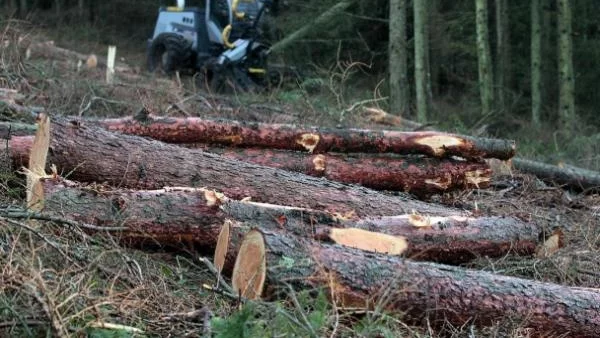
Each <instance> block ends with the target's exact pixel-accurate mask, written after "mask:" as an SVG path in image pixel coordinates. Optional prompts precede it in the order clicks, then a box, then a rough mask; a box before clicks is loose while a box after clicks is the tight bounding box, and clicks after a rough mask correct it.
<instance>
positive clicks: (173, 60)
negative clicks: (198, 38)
mask: <svg viewBox="0 0 600 338" xmlns="http://www.w3.org/2000/svg"><path fill="white" fill-rule="evenodd" d="M191 47H192V44H191V42H190V41H188V40H186V39H185V38H184V37H183V36H181V35H178V34H175V33H162V34H160V35H159V36H157V37H156V39H154V41H152V45H150V50H149V51H148V70H149V71H150V72H157V71H160V72H163V73H165V74H173V73H174V72H175V71H177V70H180V69H183V68H186V67H188V66H189V65H190V63H191V59H192V48H191Z"/></svg>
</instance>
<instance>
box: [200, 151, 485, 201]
mask: <svg viewBox="0 0 600 338" xmlns="http://www.w3.org/2000/svg"><path fill="white" fill-rule="evenodd" d="M201 148H202V149H205V150H206V151H209V152H212V153H216V154H219V155H221V156H224V157H227V158H231V159H236V160H240V161H245V162H250V163H255V164H259V165H264V166H267V167H273V168H279V169H285V170H289V171H295V172H300V173H303V174H307V175H310V176H316V177H325V178H327V179H330V180H332V181H338V182H343V183H353V184H360V185H362V186H365V187H368V188H371V189H376V190H396V191H406V192H411V193H414V194H416V195H427V194H432V193H441V192H447V191H452V190H458V189H469V188H487V187H488V186H489V183H490V176H491V170H490V169H489V166H488V165H487V164H486V163H485V162H479V161H475V162H469V161H460V160H453V159H436V158H430V157H423V156H412V155H404V156H394V155H391V154H389V156H385V155H371V154H352V155H350V154H318V155H309V154H304V153H301V152H292V151H284V150H272V149H262V148H227V149H223V148H219V147H209V146H204V147H201Z"/></svg>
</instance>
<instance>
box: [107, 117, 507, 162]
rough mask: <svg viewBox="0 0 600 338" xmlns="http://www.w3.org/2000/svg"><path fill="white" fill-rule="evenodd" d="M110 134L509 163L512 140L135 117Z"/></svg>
mask: <svg viewBox="0 0 600 338" xmlns="http://www.w3.org/2000/svg"><path fill="white" fill-rule="evenodd" d="M98 123H99V124H101V125H103V126H104V127H106V128H107V129H109V130H111V131H119V132H123V133H127V134H133V135H138V136H146V137H151V138H154V139H157V140H161V141H164V142H169V143H208V144H219V145H227V146H229V145H234V146H239V147H263V148H270V149H286V150H296V151H304V152H309V153H314V154H320V153H326V152H340V153H350V152H355V153H384V152H390V153H396V154H425V155H429V156H434V157H448V156H459V157H463V158H470V159H471V158H481V157H486V158H487V157H493V158H500V159H508V158H510V157H512V156H513V155H514V153H515V143H514V141H508V140H498V139H484V138H477V139H475V138H470V137H467V136H460V135H454V134H447V133H440V132H399V131H374V130H361V129H326V128H317V127H296V126H292V125H285V124H266V123H256V122H239V121H231V120H208V119H201V118H195V117H189V118H173V117H162V118H161V117H156V116H151V115H147V114H138V116H135V117H127V118H119V119H105V120H100V121H98Z"/></svg>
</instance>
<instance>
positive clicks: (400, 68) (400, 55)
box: [388, 0, 410, 116]
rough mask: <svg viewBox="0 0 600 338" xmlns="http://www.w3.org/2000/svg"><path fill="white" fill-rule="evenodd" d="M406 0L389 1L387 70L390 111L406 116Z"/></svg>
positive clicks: (407, 83)
mask: <svg viewBox="0 0 600 338" xmlns="http://www.w3.org/2000/svg"><path fill="white" fill-rule="evenodd" d="M406 3H407V1H406V0H392V1H390V12H389V13H390V15H389V17H390V23H389V26H390V28H389V44H388V58H389V64H388V70H389V88H390V89H389V90H390V109H389V110H390V112H392V114H394V115H400V116H406V115H407V114H408V113H410V83H409V81H408V43H407V41H406V30H407V26H408V25H407V22H406V7H407V6H406Z"/></svg>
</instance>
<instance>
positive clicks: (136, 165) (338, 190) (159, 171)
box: [48, 118, 463, 217]
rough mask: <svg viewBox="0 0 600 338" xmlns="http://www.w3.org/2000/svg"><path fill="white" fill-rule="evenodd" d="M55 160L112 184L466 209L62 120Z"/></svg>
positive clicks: (79, 175) (325, 204)
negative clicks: (202, 188)
mask: <svg viewBox="0 0 600 338" xmlns="http://www.w3.org/2000/svg"><path fill="white" fill-rule="evenodd" d="M48 163H49V164H55V165H57V166H58V169H59V170H60V171H61V172H64V173H69V177H68V178H69V179H73V180H77V181H81V182H108V183H109V184H111V185H113V186H117V187H131V188H137V189H160V188H163V187H165V186H189V187H208V188H210V189H215V190H217V191H220V192H222V193H224V194H226V195H227V196H229V197H230V198H233V199H243V198H246V197H250V198H252V200H254V201H257V202H266V203H274V204H283V205H289V206H295V207H306V208H311V209H317V210H327V211H330V212H338V213H340V214H355V215H357V216H359V217H360V216H366V215H371V216H382V215H398V214H405V213H408V212H410V211H411V210H414V211H416V212H419V213H422V214H428V215H443V216H449V215H457V214H461V213H463V212H461V211H459V210H456V209H452V208H448V207H443V206H441V205H436V204H433V203H425V202H422V201H418V200H415V199H414V198H411V197H410V196H407V195H404V194H402V193H396V196H390V195H386V194H382V193H378V192H376V191H374V190H370V189H367V188H363V187H360V186H354V185H346V184H342V183H338V182H333V181H329V180H324V179H321V178H315V177H311V176H307V175H303V174H298V173H292V172H289V171H285V170H281V169H276V168H269V167H264V166H259V165H255V164H251V163H246V162H240V161H236V160H231V159H227V158H224V157H222V156H219V155H216V154H211V153H207V152H203V151H201V150H197V149H186V148H182V147H178V146H175V145H169V144H164V143H162V142H158V141H153V140H148V139H145V138H142V137H136V136H131V135H123V134H116V133H111V132H109V131H106V130H104V129H103V128H99V127H96V126H94V125H90V124H86V122H77V121H74V120H66V119H61V118H56V119H55V121H54V124H53V125H52V127H51V141H50V151H49V162H48Z"/></svg>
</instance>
